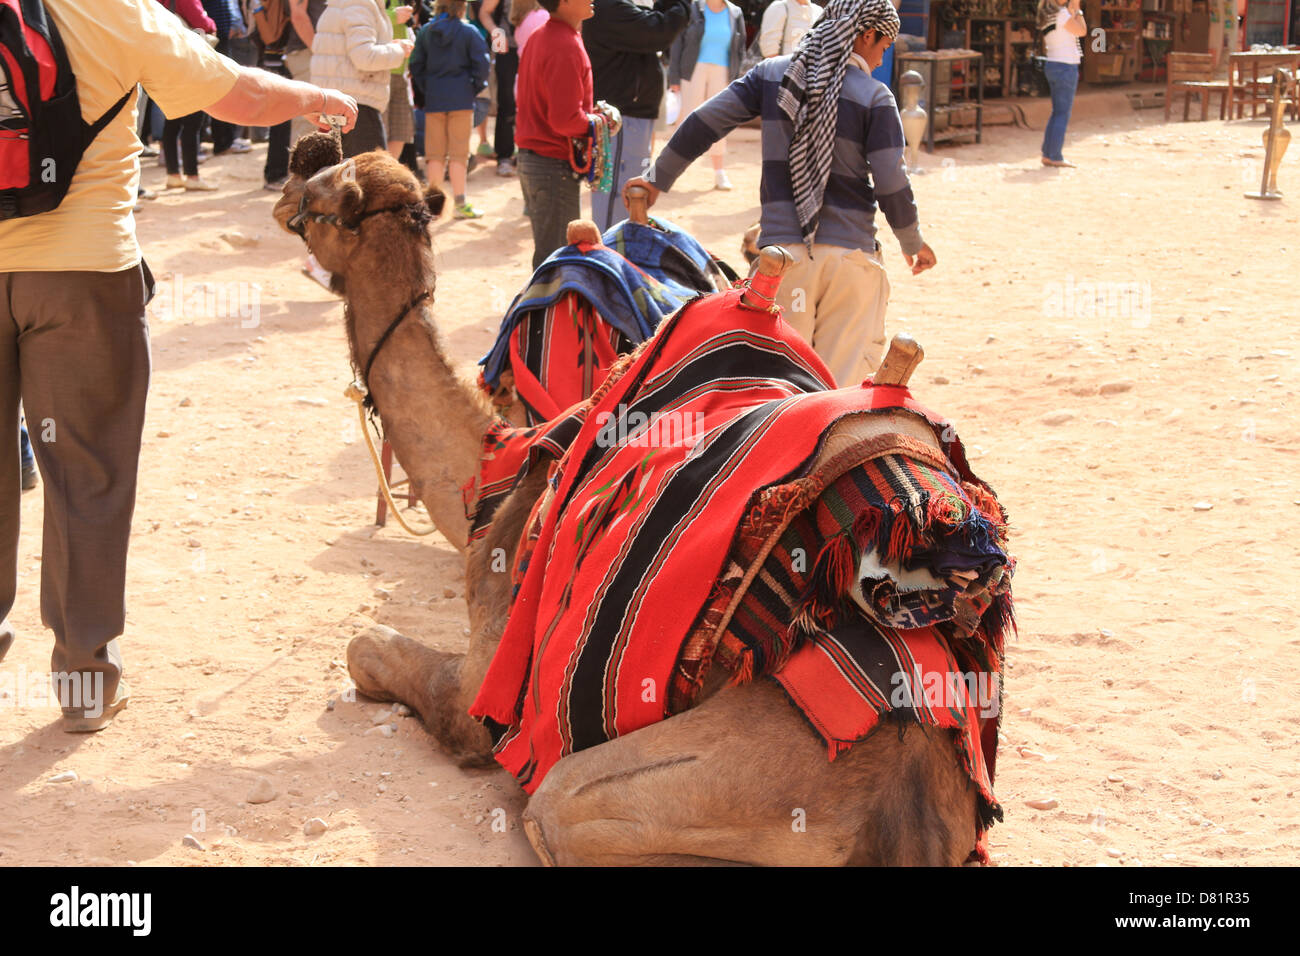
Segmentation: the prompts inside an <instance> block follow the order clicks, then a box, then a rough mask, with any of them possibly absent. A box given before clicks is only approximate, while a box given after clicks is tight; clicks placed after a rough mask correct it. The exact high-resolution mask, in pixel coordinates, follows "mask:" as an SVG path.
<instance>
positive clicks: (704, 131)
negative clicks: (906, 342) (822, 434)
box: [628, 0, 935, 385]
mask: <svg viewBox="0 0 1300 956" xmlns="http://www.w3.org/2000/svg"><path fill="white" fill-rule="evenodd" d="M898 28H899V19H898V13H897V11H896V10H895V9H894V6H893V4H892V3H891V2H890V0H831V2H830V3H829V4H828V5H827V6H826V9H825V12H824V13H823V14H822V17H821V19H820V20H819V21H818V22H817V25H816V26H815V27H814V28H813V29H812V30H811V31H810V32H809V33H808V34H806V35H805V36H804V38H803V40H802V41H801V42H800V44H799V47H798V49H797V50H796V52H795V54H794V55H793V56H788V57H774V58H772V59H770V60H765V61H763V62H762V63H760V64H759V65H758V66H756V67H754V69H752V70H750V72H749V73H747V74H746V75H745V76H743V77H741V78H740V79H739V80H736V81H735V82H734V83H732V84H731V85H730V86H729V87H727V89H725V90H723V91H722V92H721V93H719V94H718V95H717V96H715V97H714V98H713V99H711V100H709V101H708V102H707V103H705V104H704V105H702V106H701V107H700V108H699V109H697V110H696V111H695V112H693V113H692V114H691V115H690V116H688V117H687V118H686V119H685V120H684V121H683V122H682V124H681V126H680V127H679V128H678V130H677V132H676V133H675V134H674V135H673V137H672V139H671V140H669V142H668V145H667V146H665V147H664V150H663V152H662V153H660V155H659V158H658V159H657V160H656V162H655V165H654V168H653V169H652V170H651V171H650V173H649V174H648V176H647V177H646V178H645V179H640V180H632V181H631V182H629V183H628V185H640V186H645V187H647V188H649V190H650V194H651V202H653V201H654V199H655V198H657V196H658V194H659V192H660V191H661V190H662V191H665V192H666V191H668V190H669V189H670V188H671V186H672V185H673V183H674V182H675V181H676V179H677V177H678V176H680V175H681V174H682V172H683V171H684V170H685V169H686V167H687V166H688V165H689V164H690V163H691V162H693V161H694V160H695V159H697V158H698V157H699V156H701V155H703V154H704V152H705V151H707V150H708V148H709V146H710V145H712V143H714V142H716V141H717V140H718V139H720V138H721V137H723V136H725V135H727V133H729V132H730V131H731V130H732V129H734V128H735V127H736V126H739V125H740V124H742V123H744V122H746V121H748V120H750V119H753V118H754V117H756V116H762V117H763V133H762V141H763V175H762V183H761V186H760V199H761V202H762V219H761V228H762V231H761V233H760V235H759V245H772V244H781V245H784V246H785V247H786V248H787V249H788V250H789V251H790V253H791V254H792V255H793V256H794V259H795V262H794V265H793V266H792V267H791V268H790V270H789V271H788V272H787V273H786V276H785V278H784V280H783V281H782V283H781V290H780V292H779V293H778V296H777V304H778V305H780V306H781V308H782V311H783V314H784V317H785V319H786V321H787V322H789V323H790V325H792V326H794V328H795V329H796V330H797V331H798V332H799V333H800V334H801V335H803V336H804V337H805V338H806V339H807V340H808V341H809V342H810V343H811V344H812V346H813V348H814V349H815V350H816V351H817V353H818V354H819V355H820V356H821V357H822V359H823V360H824V361H825V362H826V364H827V366H828V367H829V368H830V369H831V371H832V372H833V373H834V375H835V380H836V382H837V383H838V384H840V385H849V384H854V383H856V382H858V381H861V379H862V378H863V376H864V375H866V374H868V373H870V372H873V371H874V370H875V369H876V367H877V366H878V365H879V364H880V359H881V356H882V354H883V351H884V344H885V327H884V326H885V306H886V305H887V303H888V301H889V279H888V277H887V276H886V274H885V270H884V267H883V265H882V264H881V259H880V244H879V243H878V242H877V241H876V227H875V221H874V219H875V211H876V207H877V206H879V207H880V210H881V211H882V212H883V213H884V214H885V218H886V220H887V221H888V222H889V226H890V228H891V229H892V230H893V232H894V235H895V237H896V238H897V239H898V241H899V245H900V246H901V247H902V250H903V255H904V257H905V258H906V259H907V264H908V265H909V266H911V268H912V273H913V274H918V273H920V272H923V271H924V270H926V269H929V268H930V267H932V266H933V265H934V264H935V255H934V252H933V251H932V250H931V249H930V247H929V246H928V245H926V243H925V241H924V240H923V239H922V238H921V231H920V227H919V222H918V217H917V211H916V203H915V201H914V200H913V197H912V188H911V184H910V183H909V181H908V178H907V168H906V166H905V165H904V162H903V150H904V147H905V142H904V140H903V126H902V121H901V120H900V119H899V116H898V105H897V103H895V101H894V97H893V94H892V93H891V92H890V90H889V87H888V86H886V85H885V84H883V83H880V82H878V81H877V80H875V79H873V78H872V77H871V70H873V69H874V68H876V67H877V66H879V65H880V61H881V59H882V58H883V57H884V55H885V51H886V50H887V49H888V48H889V46H890V44H892V43H893V42H894V39H895V38H896V37H897V36H898Z"/></svg>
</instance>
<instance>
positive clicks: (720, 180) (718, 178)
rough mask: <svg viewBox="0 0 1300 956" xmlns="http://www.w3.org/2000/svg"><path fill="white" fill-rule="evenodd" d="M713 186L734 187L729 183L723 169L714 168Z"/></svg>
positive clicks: (719, 187) (715, 187)
mask: <svg viewBox="0 0 1300 956" xmlns="http://www.w3.org/2000/svg"><path fill="white" fill-rule="evenodd" d="M713 188H714V189H723V190H726V189H734V188H735V187H734V186H732V185H731V180H730V179H728V178H727V171H726V170H725V169H715V170H714V171H713Z"/></svg>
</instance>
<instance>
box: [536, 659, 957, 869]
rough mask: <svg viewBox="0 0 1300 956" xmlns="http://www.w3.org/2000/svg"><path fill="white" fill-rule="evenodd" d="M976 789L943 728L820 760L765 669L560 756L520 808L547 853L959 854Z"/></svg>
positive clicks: (934, 861) (885, 738)
mask: <svg viewBox="0 0 1300 956" xmlns="http://www.w3.org/2000/svg"><path fill="white" fill-rule="evenodd" d="M975 802H976V788H975V787H974V786H973V785H971V784H969V781H968V778H967V776H966V774H965V772H964V771H963V770H962V768H961V766H960V764H959V762H958V755H957V749H956V746H955V745H954V742H953V737H952V735H951V733H950V732H948V731H942V730H937V729H929V730H928V732H924V731H922V730H921V728H920V727H912V728H909V729H908V731H907V733H906V734H905V735H904V737H903V739H902V740H900V739H899V735H898V731H897V729H896V728H895V727H894V726H893V725H886V726H882V727H881V728H880V729H879V730H878V731H877V732H876V733H875V734H874V735H872V736H871V737H870V738H868V739H867V740H866V741H863V742H862V743H859V744H857V745H855V746H854V747H853V748H852V749H851V750H849V751H848V752H847V753H844V754H841V755H840V756H839V757H838V758H837V759H836V760H835V761H834V762H831V761H828V760H827V759H826V745H825V744H824V743H823V742H822V740H821V739H820V738H819V737H818V736H816V735H815V734H814V733H813V731H812V730H811V729H810V728H809V726H808V724H807V723H805V721H804V719H803V717H801V716H800V715H799V714H798V713H797V712H796V711H795V709H794V708H793V707H792V706H791V705H790V704H789V703H788V702H787V701H786V699H785V696H784V693H783V692H782V691H781V689H780V688H779V687H778V686H777V685H776V684H775V683H774V682H772V681H770V680H760V681H757V682H755V683H753V684H747V685H744V686H741V687H727V688H724V689H723V690H721V691H719V692H718V693H717V694H716V695H714V696H713V697H711V698H709V699H708V700H706V701H705V702H704V703H703V704H701V705H700V706H698V707H696V708H695V709H694V710H690V711H687V712H686V713H684V714H680V715H678V716H675V717H673V718H672V719H671V720H665V721H662V722H661V723H657V724H653V725H651V726H649V727H646V728H644V729H642V730H639V731H637V732H636V733H633V734H629V735H627V736H625V737H619V738H617V739H615V740H612V741H609V742H608V743H605V744H601V745H600V746H597V747H593V748H591V749H588V750H584V751H581V752H579V753H576V754H572V755H570V756H568V757H565V758H564V759H563V760H561V761H560V762H559V763H557V764H556V765H555V766H554V767H553V768H552V769H551V771H550V772H549V773H548V774H547V776H546V779H545V780H543V781H542V784H541V786H540V787H539V788H538V789H537V792H536V793H535V794H534V795H533V797H532V799H531V800H530V801H529V803H528V807H527V809H526V810H525V812H524V831H525V833H526V834H527V835H528V838H529V840H530V842H531V843H532V844H533V848H534V849H535V850H536V851H537V853H538V855H539V856H540V857H541V858H542V861H543V862H544V863H548V864H554V865H562V866H563V865H611V864H629V865H630V864H641V865H654V864H664V865H669V864H697V865H727V864H741V865H743V864H754V865H775V866H801V865H818V866H820V865H846V864H847V865H950V866H951V865H958V864H961V863H962V862H963V861H965V860H966V858H967V856H968V855H969V854H970V852H971V850H973V849H974V847H975Z"/></svg>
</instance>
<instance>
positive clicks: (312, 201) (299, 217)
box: [273, 133, 446, 294]
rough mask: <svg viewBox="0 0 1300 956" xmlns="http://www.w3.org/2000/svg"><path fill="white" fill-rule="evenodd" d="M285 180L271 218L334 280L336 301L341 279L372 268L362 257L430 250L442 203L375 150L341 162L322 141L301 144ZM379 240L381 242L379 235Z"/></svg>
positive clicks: (321, 136)
mask: <svg viewBox="0 0 1300 956" xmlns="http://www.w3.org/2000/svg"><path fill="white" fill-rule="evenodd" d="M289 168H290V172H291V176H290V179H289V182H288V183H286V184H285V187H284V195H283V196H282V197H281V198H280V200H279V202H277V203H276V205H275V209H274V211H273V215H274V216H275V219H276V221H277V222H279V223H280V225H281V226H282V227H284V228H285V229H287V230H289V231H290V232H293V233H296V234H297V235H299V236H301V237H302V238H303V240H304V241H305V242H306V243H307V247H308V248H309V249H311V251H312V253H313V254H314V255H315V256H316V259H317V261H318V262H319V263H320V264H321V265H322V266H324V267H325V268H326V269H328V270H329V271H330V272H331V273H333V274H334V275H335V276H336V277H337V279H336V282H335V291H336V292H339V293H340V294H341V293H342V291H343V288H344V287H345V285H346V282H347V278H348V275H349V274H350V273H352V272H354V271H359V270H369V269H371V268H373V266H374V265H375V264H374V263H372V262H369V261H367V260H369V259H370V258H372V257H371V256H367V255H365V254H363V253H364V251H365V250H366V249H367V248H368V249H370V250H372V251H373V250H376V249H379V248H383V247H390V248H391V244H392V243H393V242H394V241H395V240H396V241H397V242H398V243H400V244H402V245H409V244H410V243H409V242H407V243H402V242H401V240H402V239H407V240H415V245H418V246H422V247H423V248H424V249H431V243H430V239H429V231H428V227H429V224H430V223H431V222H432V221H433V220H434V219H436V218H437V217H438V215H439V214H441V212H442V209H443V206H444V205H445V203H446V196H445V195H444V194H443V192H442V190H440V189H439V188H437V186H430V187H429V188H428V189H427V190H426V189H423V188H422V187H421V186H420V183H419V181H418V180H417V179H416V178H415V175H414V174H413V173H412V172H411V171H410V170H409V169H407V168H406V167H405V166H403V165H402V164H401V163H399V162H397V160H395V159H393V158H392V157H391V156H390V155H389V154H388V153H386V152H383V151H380V150H376V151H374V152H370V153H363V154H362V155H360V156H354V157H352V158H351V159H347V160H343V159H341V152H340V150H339V147H338V145H337V143H335V141H334V139H333V138H332V137H331V136H330V135H329V134H325V133H312V134H309V135H307V136H304V137H302V138H301V139H300V140H299V141H298V142H297V143H296V144H295V145H294V149H293V155H292V157H291V159H290V167H289ZM381 234H382V235H381Z"/></svg>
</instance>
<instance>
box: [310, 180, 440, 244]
mask: <svg viewBox="0 0 1300 956" xmlns="http://www.w3.org/2000/svg"><path fill="white" fill-rule="evenodd" d="M423 205H424V203H423V202H407V203H402V204H401V205H398V206H384V207H382V208H380V209H369V210H367V211H366V212H363V213H362V214H361V215H359V216H357V217H356V218H355V219H353V220H352V221H350V222H344V221H343V220H342V219H341V218H340V217H339V215H338V213H333V212H331V213H324V212H312V211H311V210H310V209H308V208H307V191H306V190H305V189H304V190H303V193H302V196H301V197H299V199H298V211H297V212H296V213H294V214H293V215H292V216H291V217H290V218H289V221H288V222H287V223H285V226H286V228H288V230H289V231H290V232H293V233H296V234H297V235H298V237H299V238H301V239H304V240H305V239H306V238H307V227H306V225H305V223H306V221H307V220H308V219H310V220H311V221H312V222H319V223H321V224H322V225H326V226H334V227H335V228H336V229H343V230H346V231H347V232H351V233H354V234H355V233H358V232H360V231H361V223H362V222H364V221H365V220H367V219H369V218H370V217H371V216H379V215H382V214H383V213H386V212H411V213H415V212H418V210H419V209H420V207H421V206H423Z"/></svg>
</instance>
